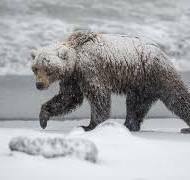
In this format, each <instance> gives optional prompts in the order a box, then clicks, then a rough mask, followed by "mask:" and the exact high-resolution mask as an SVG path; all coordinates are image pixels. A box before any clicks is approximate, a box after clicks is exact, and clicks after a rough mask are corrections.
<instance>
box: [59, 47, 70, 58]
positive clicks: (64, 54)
mask: <svg viewBox="0 0 190 180" xmlns="http://www.w3.org/2000/svg"><path fill="white" fill-rule="evenodd" d="M58 57H59V58H61V59H63V60H67V59H68V49H67V48H66V47H62V48H59V50H58Z"/></svg>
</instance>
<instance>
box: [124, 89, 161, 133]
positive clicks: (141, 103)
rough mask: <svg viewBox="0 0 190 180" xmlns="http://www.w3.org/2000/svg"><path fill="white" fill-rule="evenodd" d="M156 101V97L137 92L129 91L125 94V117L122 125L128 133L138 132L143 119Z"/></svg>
mask: <svg viewBox="0 0 190 180" xmlns="http://www.w3.org/2000/svg"><path fill="white" fill-rule="evenodd" d="M156 100H157V98H156V97H153V96H146V95H145V94H144V93H140V92H139V91H129V92H128V93H127V100H126V105H127V108H126V109H127V115H126V121H125V123H124V125H125V126H126V127H127V128H128V129H129V130H130V131H139V130H140V126H141V123H142V122H143V119H144V117H145V116H146V114H147V113H148V111H149V109H150V108H151V106H152V104H153V102H155V101H156Z"/></svg>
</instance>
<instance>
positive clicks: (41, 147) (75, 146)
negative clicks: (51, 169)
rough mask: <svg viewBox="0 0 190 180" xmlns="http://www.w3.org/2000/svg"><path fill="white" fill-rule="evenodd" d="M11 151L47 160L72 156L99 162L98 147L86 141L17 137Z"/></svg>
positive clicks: (11, 143)
mask: <svg viewBox="0 0 190 180" xmlns="http://www.w3.org/2000/svg"><path fill="white" fill-rule="evenodd" d="M9 148H10V149H11V151H19V152H24V153H27V154H30V155H42V156H43V157H45V158H54V157H59V156H63V157H65V156H72V157H76V158H78V159H82V160H87V161H90V162H96V161H97V155H98V150H97V148H96V145H95V144H94V143H93V142H91V141H89V140H85V139H78V138H74V139H66V138H58V137H54V138H33V139H32V138H28V137H15V138H13V139H11V141H10V143H9Z"/></svg>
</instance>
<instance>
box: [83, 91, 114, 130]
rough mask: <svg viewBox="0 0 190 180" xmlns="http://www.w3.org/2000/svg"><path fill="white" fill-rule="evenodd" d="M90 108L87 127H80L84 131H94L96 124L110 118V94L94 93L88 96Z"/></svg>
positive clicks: (104, 92)
mask: <svg viewBox="0 0 190 180" xmlns="http://www.w3.org/2000/svg"><path fill="white" fill-rule="evenodd" d="M88 100H89V101H90V106H91V119H90V123H89V125H88V126H81V127H82V128H83V129H84V130H85V131H89V130H92V129H94V128H95V127H96V126H97V125H98V124H100V123H101V122H103V121H105V120H107V119H108V118H109V116H110V109H111V93H109V92H106V91H96V92H93V93H90V94H88Z"/></svg>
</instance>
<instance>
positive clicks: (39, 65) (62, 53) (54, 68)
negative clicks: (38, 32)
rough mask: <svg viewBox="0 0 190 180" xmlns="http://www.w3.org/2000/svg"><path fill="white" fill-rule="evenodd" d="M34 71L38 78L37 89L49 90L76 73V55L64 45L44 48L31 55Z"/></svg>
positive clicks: (34, 51)
mask: <svg viewBox="0 0 190 180" xmlns="http://www.w3.org/2000/svg"><path fill="white" fill-rule="evenodd" d="M31 56H32V59H33V62H32V71H33V72H34V74H35V76H36V88H37V89H39V90H43V89H47V88H48V87H49V86H50V84H52V83H53V82H56V81H59V80H61V79H62V78H64V76H68V74H71V73H72V72H73V71H74V68H75V63H76V53H75V51H74V49H73V48H70V47H68V46H66V45H64V44H56V45H54V46H49V47H43V48H40V49H37V50H33V51H32V53H31Z"/></svg>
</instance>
